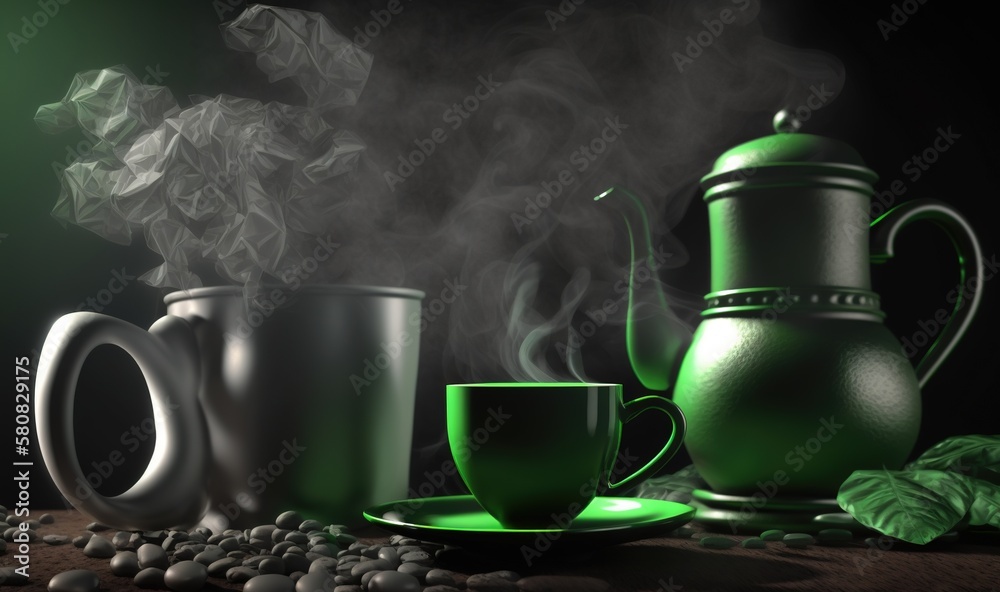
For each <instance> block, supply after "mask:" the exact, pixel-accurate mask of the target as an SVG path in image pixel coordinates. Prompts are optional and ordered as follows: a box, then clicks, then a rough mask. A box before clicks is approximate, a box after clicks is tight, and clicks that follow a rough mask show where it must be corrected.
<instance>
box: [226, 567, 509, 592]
mask: <svg viewBox="0 0 1000 592" xmlns="http://www.w3.org/2000/svg"><path fill="white" fill-rule="evenodd" d="M516 589H517V587H516V586H515V590H516ZM244 592H246V589H244ZM368 592H420V582H419V581H418V580H417V578H415V577H413V576H411V575H409V574H405V573H400V572H398V571H380V572H378V573H377V574H375V577H373V578H372V579H371V581H370V582H368Z"/></svg>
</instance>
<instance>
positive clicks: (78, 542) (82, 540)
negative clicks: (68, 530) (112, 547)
mask: <svg viewBox="0 0 1000 592" xmlns="http://www.w3.org/2000/svg"><path fill="white" fill-rule="evenodd" d="M92 536H94V533H92V532H85V533H83V534H81V535H80V536H78V537H75V538H74V539H73V546H74V547H77V548H78V549H83V548H84V547H86V546H87V541H89V540H90V538H91V537H92Z"/></svg>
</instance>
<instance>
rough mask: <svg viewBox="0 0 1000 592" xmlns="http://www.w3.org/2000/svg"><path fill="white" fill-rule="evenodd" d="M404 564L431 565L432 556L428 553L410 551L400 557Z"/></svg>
mask: <svg viewBox="0 0 1000 592" xmlns="http://www.w3.org/2000/svg"><path fill="white" fill-rule="evenodd" d="M399 560H400V561H402V562H403V563H430V561H431V555H430V553H428V552H427V551H410V552H409V553H404V554H403V555H400V556H399Z"/></svg>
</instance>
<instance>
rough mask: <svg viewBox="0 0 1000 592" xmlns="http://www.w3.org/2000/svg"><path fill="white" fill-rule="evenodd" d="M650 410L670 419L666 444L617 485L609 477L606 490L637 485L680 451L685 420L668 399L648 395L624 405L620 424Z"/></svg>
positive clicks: (685, 429)
mask: <svg viewBox="0 0 1000 592" xmlns="http://www.w3.org/2000/svg"><path fill="white" fill-rule="evenodd" d="M651 409H655V410H657V411H662V412H663V413H666V414H667V417H669V418H670V423H671V424H672V425H673V428H672V429H671V430H670V438H669V439H668V440H667V443H666V444H664V445H663V448H662V449H661V450H660V451H659V452H658V453H657V454H656V456H654V457H653V459H652V460H650V461H649V462H648V463H646V465H645V466H644V467H642V468H641V469H639V470H638V471H636V472H634V473H632V474H631V475H629V476H628V477H625V478H624V479H622V480H621V481H619V482H617V483H612V482H611V477H610V476H609V477H608V489H617V488H619V487H623V486H625V485H628V484H630V483H638V482H639V481H643V480H644V479H647V478H649V477H652V476H653V475H655V474H656V473H657V472H658V471H659V470H660V469H662V468H663V467H664V466H666V464H667V463H668V462H670V459H672V458H673V457H674V455H675V454H677V451H678V450H680V449H681V446H683V444H684V434H685V433H687V419H686V418H685V417H684V412H683V411H681V408H680V407H678V406H677V404H676V403H674V402H673V401H671V400H670V399H665V398H663V397H657V396H655V395H649V396H646V397H639V398H638V399H636V400H634V401H629V402H628V403H625V408H624V411H623V415H622V424H627V423H628V422H630V421H632V420H633V419H635V418H636V417H638V416H639V415H641V414H643V413H645V412H646V411H649V410H651Z"/></svg>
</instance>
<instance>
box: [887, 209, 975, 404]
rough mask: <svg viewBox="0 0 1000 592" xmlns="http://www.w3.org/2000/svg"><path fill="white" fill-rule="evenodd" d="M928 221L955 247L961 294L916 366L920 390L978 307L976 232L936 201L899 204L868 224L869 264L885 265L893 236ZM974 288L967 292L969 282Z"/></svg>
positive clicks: (966, 326) (963, 330) (954, 211)
mask: <svg viewBox="0 0 1000 592" xmlns="http://www.w3.org/2000/svg"><path fill="white" fill-rule="evenodd" d="M917 220H930V221H932V222H934V223H935V224H937V225H938V227H940V228H941V229H942V230H944V231H945V234H947V235H948V238H950V239H951V243H952V245H954V246H955V252H956V254H957V255H958V264H959V278H960V280H959V288H960V293H959V294H958V295H957V297H956V301H955V306H954V308H953V309H952V311H951V314H950V315H949V317H948V321H947V322H946V323H945V325H944V327H943V328H942V329H941V332H940V333H938V336H937V339H936V340H935V341H934V343H932V344H931V346H930V347H929V348H928V349H927V352H926V353H925V354H924V357H923V358H921V359H920V362H918V363H917V366H916V373H917V382H918V384H919V385H920V387H921V388H923V386H924V385H925V384H927V381H928V380H929V379H930V377H931V376H932V375H933V374H934V372H935V371H936V370H937V369H938V367H939V366H940V365H941V363H942V362H944V360H945V358H946V357H948V354H950V353H951V350H952V349H953V348H954V347H955V345H956V344H957V343H958V340H959V339H961V338H962V336H963V335H964V334H965V331H966V330H967V329H968V328H969V323H971V322H972V317H973V316H974V315H975V314H976V310H977V309H978V308H979V303H980V300H981V299H982V289H981V288H982V286H983V281H984V280H983V253H982V249H981V248H980V246H979V240H978V239H977V238H976V233H975V232H974V231H973V230H972V226H971V225H970V224H969V222H968V221H967V220H966V219H965V217H963V216H962V215H961V214H959V213H958V211H957V210H955V209H954V208H952V207H951V206H950V205H948V204H946V203H944V202H941V201H938V200H936V199H915V200H913V201H909V202H906V203H904V204H900V205H898V206H896V207H894V208H892V209H891V210H889V211H888V212H886V213H885V214H882V215H881V216H880V217H879V218H878V219H876V220H875V221H873V222H872V223H871V227H872V229H873V230H874V233H873V234H872V247H871V261H872V263H884V262H886V261H888V260H889V259H891V258H892V257H893V255H894V254H895V253H894V252H893V250H894V249H893V242H894V241H895V239H896V234H897V233H898V232H899V231H900V230H902V229H903V228H904V227H905V226H907V225H909V224H910V223H911V222H916V221H917ZM973 280H975V281H976V287H975V288H974V289H971V290H970V285H971V282H972V281H973Z"/></svg>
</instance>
